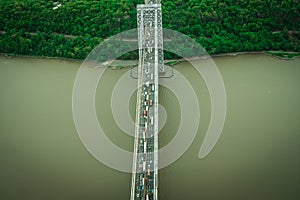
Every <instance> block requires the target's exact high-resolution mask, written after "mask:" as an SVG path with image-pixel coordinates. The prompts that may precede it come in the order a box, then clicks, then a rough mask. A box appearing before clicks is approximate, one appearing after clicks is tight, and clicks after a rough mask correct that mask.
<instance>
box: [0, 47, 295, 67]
mask: <svg viewBox="0 0 300 200" xmlns="http://www.w3.org/2000/svg"><path fill="white" fill-rule="evenodd" d="M247 54H249V55H251V54H263V55H267V56H271V57H274V58H277V59H280V60H286V61H289V60H295V59H297V58H299V57H300V52H284V51H249V52H247V51H245V52H231V53H222V54H215V55H209V56H202V57H194V58H193V57H191V58H188V59H189V60H194V59H199V58H200V59H208V58H219V57H236V56H239V55H247ZM276 54H284V55H287V54H299V55H295V56H293V57H292V58H290V57H282V56H278V55H276ZM0 56H1V57H5V58H8V59H10V58H34V59H49V60H52V59H54V60H62V61H72V62H83V61H84V60H81V59H73V58H64V57H49V56H31V55H20V54H7V53H0ZM165 61H166V62H174V61H175V64H171V65H176V64H178V63H180V62H184V61H186V60H185V59H184V58H179V59H169V60H165ZM124 62H125V63H127V66H123V67H122V66H120V65H121V64H122V63H123V64H124ZM137 62H138V60H115V62H113V63H111V65H109V67H112V68H113V69H122V68H126V67H132V66H135V65H137V64H138V63H137ZM129 63H130V64H129ZM128 64H129V65H128ZM116 67H118V68H116Z"/></svg>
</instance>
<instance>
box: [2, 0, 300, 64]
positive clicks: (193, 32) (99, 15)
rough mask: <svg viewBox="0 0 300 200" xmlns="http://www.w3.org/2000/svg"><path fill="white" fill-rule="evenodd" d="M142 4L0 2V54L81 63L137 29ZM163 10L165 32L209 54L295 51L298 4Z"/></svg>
mask: <svg viewBox="0 0 300 200" xmlns="http://www.w3.org/2000/svg"><path fill="white" fill-rule="evenodd" d="M142 3H143V0H119V1H117V0H101V1H93V0H89V1H88V0H60V1H51V0H47V1H46V0H1V2H0V19H1V23H0V52H1V53H5V54H13V55H14V54H18V55H33V56H47V57H48V56H49V57H63V58H74V59H84V58H85V57H86V56H87V55H88V53H89V52H90V51H91V50H92V49H93V48H94V47H96V46H97V45H98V44H99V43H100V42H102V41H103V40H105V39H106V38H108V37H110V36H112V35H115V34H117V33H120V32H122V31H125V30H129V29H133V28H136V27H137V20H136V5H137V4H142ZM162 9H163V27H164V28H168V29H172V30H176V31H179V32H182V33H184V34H186V35H188V36H190V37H191V38H193V39H194V40H196V41H197V42H198V43H200V44H201V45H202V46H203V47H204V48H205V49H206V51H207V52H208V53H210V54H221V53H230V52H241V51H268V50H273V51H278V50H281V51H292V52H299V51H300V44H299V38H300V14H299V13H300V4H299V1H298V0H162ZM174 56H175V55H173V54H170V53H166V54H165V57H166V58H172V57H174ZM126 58H128V59H136V58H137V53H136V52H133V53H131V54H129V55H127V56H126Z"/></svg>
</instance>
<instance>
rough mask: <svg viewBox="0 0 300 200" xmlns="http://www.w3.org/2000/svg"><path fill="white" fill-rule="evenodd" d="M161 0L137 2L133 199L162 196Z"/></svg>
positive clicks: (152, 199) (149, 199)
mask: <svg viewBox="0 0 300 200" xmlns="http://www.w3.org/2000/svg"><path fill="white" fill-rule="evenodd" d="M160 3H161V2H160V0H145V4H141V5H137V22H138V44H139V64H138V92H137V106H136V127H135V141H134V158H133V167H132V184H131V200H157V199H158V153H157V152H158V78H159V74H163V73H164V72H165V69H164V59H163V58H164V56H163V33H162V12H161V4H160Z"/></svg>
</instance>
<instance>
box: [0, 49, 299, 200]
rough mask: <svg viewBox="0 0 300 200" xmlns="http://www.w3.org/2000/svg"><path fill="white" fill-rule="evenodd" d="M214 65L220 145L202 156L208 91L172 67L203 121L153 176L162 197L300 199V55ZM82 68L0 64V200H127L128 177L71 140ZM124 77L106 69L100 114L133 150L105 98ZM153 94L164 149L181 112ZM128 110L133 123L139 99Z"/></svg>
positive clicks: (112, 134)
mask: <svg viewBox="0 0 300 200" xmlns="http://www.w3.org/2000/svg"><path fill="white" fill-rule="evenodd" d="M214 61H215V63H216V64H217V66H218V69H219V70H220V72H221V75H222V77H223V80H224V84H225V88H226V95H227V116H226V121H225V125H224V128H223V131H222V134H221V137H220V139H219V141H218V143H217V144H216V146H215V148H214V149H213V151H212V152H211V153H210V154H209V155H208V156H207V157H205V158H204V159H199V158H198V153H199V148H200V146H201V144H202V142H203V138H204V136H205V134H206V131H207V128H208V124H209V120H210V97H209V93H208V90H207V88H206V85H205V83H204V81H203V79H202V78H201V76H200V75H198V74H197V73H196V71H195V69H193V68H192V67H191V66H190V65H189V64H188V63H180V64H178V65H176V66H175V69H176V70H177V71H178V72H179V73H181V74H182V75H183V76H185V77H186V79H188V81H189V82H190V84H191V85H192V87H193V89H194V90H195V91H196V95H197V98H198V102H199V107H200V110H201V112H200V116H201V120H200V126H199V130H198V132H197V135H196V137H195V139H194V141H193V143H192V145H191V146H190V147H189V148H188V150H187V151H186V152H185V153H184V154H183V156H181V157H180V158H179V159H178V160H177V161H176V162H174V163H173V164H171V165H170V166H168V167H166V168H163V169H161V170H160V171H159V196H160V199H162V200H177V199H178V200H181V199H189V200H193V199H195V200H198V199H205V200H206V199H207V200H215V199H216V200H227V199H230V200H236V199H237V200H239V199H241V200H245V199H251V200H252V199H280V200H281V199H289V200H290V199H300V193H299V191H300V156H299V155H298V154H299V153H300V124H299V121H300V104H299V102H300V90H299V86H300V65H299V64H300V59H295V60H293V61H284V60H279V59H277V58H273V57H270V56H265V55H261V54H255V55H240V56H236V57H218V58H215V59H214ZM80 65H81V62H75V61H63V60H56V59H34V58H11V59H8V58H3V57H1V58H0V92H1V93H0V159H1V162H0V163H1V164H0V180H1V181H0V199H6V200H8V199H22V200H25V199H28V200H29V199H30V200H34V199H37V200H40V199H43V200H47V199H49V200H50V199H51V200H53V199H61V200H69V199H72V200H75V199H78V200H82V199H85V200H93V199H98V200H99V199H103V200H115V199H129V197H130V186H131V174H129V173H124V172H120V171H117V170H114V169H111V168H109V167H107V166H106V165H104V164H102V163H101V162H99V161H97V160H96V159H95V158H94V157H92V156H91V155H90V154H89V152H88V151H87V150H86V149H85V147H84V145H83V144H82V143H81V141H80V139H79V136H78V134H77V131H76V128H75V125H74V121H73V116H72V90H73V83H74V80H75V76H76V73H77V71H78V69H79V67H80ZM128 71H129V69H122V70H112V69H108V70H107V71H106V72H105V73H104V75H103V77H102V79H101V81H100V82H99V85H98V88H97V93H96V112H97V117H98V120H99V122H100V124H101V126H102V128H103V130H105V133H106V135H107V137H108V138H109V139H110V140H111V141H112V142H114V143H115V144H116V145H117V146H119V147H121V148H123V149H125V150H130V151H131V150H132V149H133V139H132V138H131V137H130V136H128V135H127V134H125V133H124V132H123V131H122V127H118V126H117V125H116V122H115V120H114V118H113V115H112V111H111V101H110V98H111V95H112V91H113V89H114V86H115V84H116V82H117V81H118V80H119V79H120V78H121V77H122V76H123V75H124V74H126V73H127V72H128ZM159 95H160V96H159V102H160V104H161V105H162V106H163V107H164V109H165V111H166V114H167V117H166V121H165V124H164V126H163V127H162V130H161V131H160V136H159V141H160V146H161V147H162V146H166V145H168V143H169V142H170V141H171V140H172V138H173V137H174V136H175V134H176V131H177V129H178V126H179V123H180V120H181V118H180V112H181V111H180V109H179V107H180V102H178V100H177V98H176V95H175V94H174V93H173V92H172V91H171V90H169V89H168V88H167V87H165V86H160V92H159ZM99 102H101V103H99ZM126 103H127V101H126V100H124V105H127V104H126ZM128 107H129V112H130V114H131V116H132V118H133V116H134V113H135V93H134V94H133V95H132V96H131V98H130V100H129V105H128ZM189 120H194V119H189ZM125 128H126V127H125ZM127 128H128V127H127ZM129 128H130V127H129Z"/></svg>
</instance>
